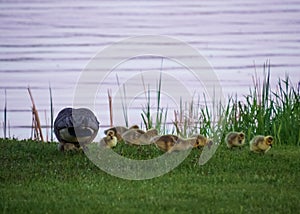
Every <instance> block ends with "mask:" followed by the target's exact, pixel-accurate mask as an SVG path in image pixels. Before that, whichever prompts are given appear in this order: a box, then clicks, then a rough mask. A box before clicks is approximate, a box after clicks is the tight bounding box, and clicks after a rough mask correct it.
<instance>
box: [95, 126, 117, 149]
mask: <svg viewBox="0 0 300 214" xmlns="http://www.w3.org/2000/svg"><path fill="white" fill-rule="evenodd" d="M117 143H118V139H117V137H116V136H115V132H114V131H112V130H109V131H108V132H107V135H106V136H105V137H104V138H102V139H101V141H100V143H99V145H100V146H105V147H107V148H113V147H116V146H117Z"/></svg>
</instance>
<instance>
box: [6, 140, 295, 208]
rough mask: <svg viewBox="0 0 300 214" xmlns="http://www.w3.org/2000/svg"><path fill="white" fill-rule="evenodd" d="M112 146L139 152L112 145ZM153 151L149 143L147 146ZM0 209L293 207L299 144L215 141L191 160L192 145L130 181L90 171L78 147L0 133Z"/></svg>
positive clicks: (143, 155)
mask: <svg viewBox="0 0 300 214" xmlns="http://www.w3.org/2000/svg"><path fill="white" fill-rule="evenodd" d="M115 149H116V150H117V151H118V150H122V151H124V152H126V153H128V154H134V155H136V156H137V158H138V159H140V158H147V157H148V156H147V152H143V151H144V150H143V149H142V150H141V151H140V152H137V148H136V147H130V146H127V145H121V144H119V145H118V146H117V148H115ZM147 149H148V150H151V149H152V150H155V151H153V152H154V153H155V152H156V153H157V150H156V148H155V147H149V148H148V147H147ZM0 153H1V154H0V161H1V170H0V181H1V182H0V188H1V191H0V212H1V213H285V214H287V213H297V212H298V211H299V210H300V204H299V198H300V159H299V157H300V149H299V147H298V146H295V145H284V144H282V145H275V146H274V148H272V149H271V150H270V151H269V152H268V153H267V154H265V155H257V154H252V153H249V149H248V145H247V146H246V147H245V148H243V149H242V150H239V149H237V150H233V151H231V150H228V149H227V148H226V147H225V145H224V144H221V145H220V146H219V148H218V150H217V152H216V153H215V155H214V156H213V158H212V159H210V161H209V162H208V163H207V164H205V165H204V166H201V167H200V166H199V165H198V164H197V163H198V158H199V155H200V151H199V150H194V151H192V152H191V154H190V155H189V157H188V158H187V159H186V160H185V161H184V162H183V163H181V164H180V165H179V166H178V167H177V168H176V169H175V170H173V171H171V172H170V173H168V174H165V175H163V176H161V177H157V178H154V179H151V180H143V181H130V180H123V179H120V178H117V177H113V176H111V175H109V174H106V173H105V172H103V171H101V170H100V169H98V168H97V167H96V166H95V165H94V164H93V163H92V162H91V161H90V160H89V159H88V158H87V157H86V156H85V155H84V154H83V153H80V152H79V153H78V152H70V153H61V152H58V151H57V149H56V144H55V143H50V144H44V143H37V142H33V141H17V140H3V139H0Z"/></svg>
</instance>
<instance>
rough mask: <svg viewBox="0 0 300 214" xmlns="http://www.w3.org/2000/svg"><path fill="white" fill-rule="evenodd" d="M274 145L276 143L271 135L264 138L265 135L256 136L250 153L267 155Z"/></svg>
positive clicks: (251, 144)
mask: <svg viewBox="0 0 300 214" xmlns="http://www.w3.org/2000/svg"><path fill="white" fill-rule="evenodd" d="M273 143H274V138H273V137H272V136H270V135H268V136H263V135H258V136H255V137H254V138H253V139H252V140H251V141H250V151H252V152H255V153H263V154H265V153H267V152H268V151H269V150H270V149H271V148H272V145H273Z"/></svg>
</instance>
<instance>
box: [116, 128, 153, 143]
mask: <svg viewBox="0 0 300 214" xmlns="http://www.w3.org/2000/svg"><path fill="white" fill-rule="evenodd" d="M157 135H158V131H157V130H156V129H149V130H147V131H146V132H145V131H143V130H140V129H129V130H128V131H126V132H125V133H124V134H123V135H122V138H123V139H124V141H125V142H126V143H127V144H129V145H149V144H151V143H152V141H151V139H152V138H153V137H155V136H157Z"/></svg>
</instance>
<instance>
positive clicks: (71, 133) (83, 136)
mask: <svg viewBox="0 0 300 214" xmlns="http://www.w3.org/2000/svg"><path fill="white" fill-rule="evenodd" d="M98 130H99V122H98V120H97V118H96V116H95V115H94V113H93V112H92V111H91V110H89V109H87V108H78V109H75V108H64V109H62V110H61V111H60V112H59V113H58V115H57V117H56V119H55V121H54V133H55V136H56V138H57V140H58V141H59V145H58V150H60V151H67V150H74V149H75V148H77V149H78V148H80V147H82V148H83V149H85V145H86V144H88V143H91V142H92V141H93V140H94V139H95V137H96V135H97V133H98ZM70 144H73V145H74V146H71V145H70Z"/></svg>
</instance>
